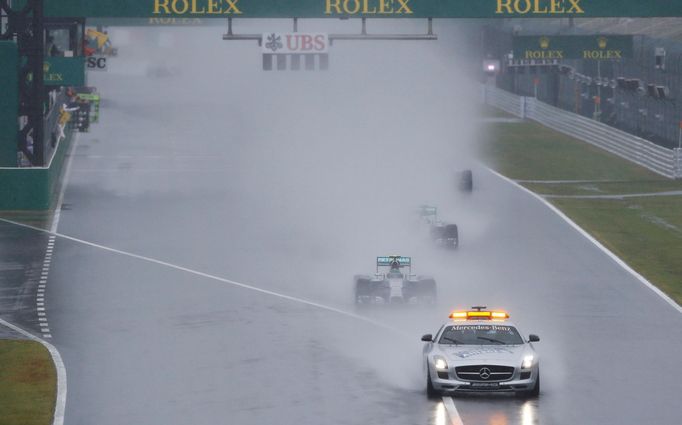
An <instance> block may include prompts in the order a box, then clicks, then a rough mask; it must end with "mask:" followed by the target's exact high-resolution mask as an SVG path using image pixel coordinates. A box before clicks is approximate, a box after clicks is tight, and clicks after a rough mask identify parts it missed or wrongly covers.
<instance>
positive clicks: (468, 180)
mask: <svg viewBox="0 0 682 425" xmlns="http://www.w3.org/2000/svg"><path fill="white" fill-rule="evenodd" d="M457 180H458V181H457V186H458V188H459V191H460V192H464V193H471V192H472V191H473V190H474V175H473V173H472V172H471V170H463V171H460V172H459V173H458V176H457Z"/></svg>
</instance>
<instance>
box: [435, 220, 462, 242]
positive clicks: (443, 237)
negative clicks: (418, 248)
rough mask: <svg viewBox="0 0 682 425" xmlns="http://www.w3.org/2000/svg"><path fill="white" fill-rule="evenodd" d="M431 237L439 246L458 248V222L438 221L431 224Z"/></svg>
mask: <svg viewBox="0 0 682 425" xmlns="http://www.w3.org/2000/svg"><path fill="white" fill-rule="evenodd" d="M430 232H431V239H433V241H434V242H435V243H436V245H438V246H442V247H444V248H450V249H457V248H458V247H459V230H458V229H457V225H456V224H446V223H443V222H442V221H438V222H436V223H434V224H433V225H432V226H431V230H430Z"/></svg>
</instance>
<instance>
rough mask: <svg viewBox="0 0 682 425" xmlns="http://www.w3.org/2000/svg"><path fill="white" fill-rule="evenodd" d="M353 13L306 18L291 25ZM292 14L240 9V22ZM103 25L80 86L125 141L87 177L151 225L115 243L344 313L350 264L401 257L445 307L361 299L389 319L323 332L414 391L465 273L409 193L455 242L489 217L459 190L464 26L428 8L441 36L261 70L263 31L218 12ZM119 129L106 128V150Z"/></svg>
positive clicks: (384, 24)
mask: <svg viewBox="0 0 682 425" xmlns="http://www.w3.org/2000/svg"><path fill="white" fill-rule="evenodd" d="M359 25H360V23H359V21H358V22H355V21H336V20H317V21H301V22H299V31H301V32H307V31H309V32H316V31H319V32H329V33H340V32H346V33H348V32H353V33H357V32H359ZM290 26H291V22H290V21H256V20H245V21H244V22H241V21H236V24H235V28H234V30H235V33H251V34H259V33H262V32H268V31H281V32H284V31H290ZM369 30H370V32H372V33H420V32H421V33H423V32H425V31H426V22H425V21H424V22H422V21H418V22H413V21H395V20H393V21H388V20H387V21H380V22H379V21H370V22H369ZM109 31H110V34H111V37H112V42H113V43H114V45H115V46H116V47H118V49H119V56H118V57H115V58H112V59H111V60H110V61H109V71H108V73H106V74H94V73H91V74H90V84H92V85H95V86H98V87H100V90H101V92H102V94H103V98H104V99H105V101H104V103H103V105H105V106H106V107H107V108H108V112H107V113H108V116H105V117H104V120H105V121H106V122H108V123H110V124H109V125H112V126H115V127H116V128H115V129H112V132H115V134H116V137H118V138H126V139H128V140H129V141H130V140H135V141H137V142H136V144H135V147H134V149H133V151H129V152H126V154H127V155H129V157H126V158H125V159H121V158H120V155H119V157H117V158H110V159H109V160H108V161H107V165H106V166H107V167H112V169H115V170H118V172H113V173H111V174H106V173H102V174H97V175H96V176H93V178H94V179H97V180H98V181H97V185H98V186H99V187H102V188H105V190H110V191H111V196H112V197H115V198H117V199H118V201H119V202H118V203H117V205H120V201H121V200H123V202H127V203H129V205H130V208H129V209H128V210H126V211H125V212H122V213H121V214H118V215H117V214H111V215H110V216H109V220H111V221H113V222H114V223H115V222H116V221H117V220H121V221H122V220H123V218H124V217H125V219H126V220H130V219H131V217H134V220H135V221H137V222H140V223H144V226H145V228H146V229H147V231H148V235H140V234H138V233H135V232H134V231H133V230H127V229H125V228H122V229H121V230H120V233H119V235H118V236H117V237H119V238H120V239H121V241H122V242H121V244H122V245H123V246H119V247H120V248H125V249H129V250H130V251H132V252H136V253H143V254H145V255H152V256H153V254H154V253H155V252H157V253H159V254H158V257H161V259H163V260H165V261H170V262H174V263H175V264H180V265H184V266H188V267H193V268H196V269H199V270H202V271H206V272H210V273H214V274H217V275H220V276H224V277H227V278H230V279H234V280H237V281H240V282H246V283H250V284H253V285H256V286H259V287H262V288H266V289H271V290H276V291H280V292H282V293H285V294H289V295H294V296H299V297H302V298H305V299H311V300H315V301H320V302H323V303H326V304H328V305H332V306H336V307H340V308H343V309H346V310H349V311H353V309H354V306H353V301H352V293H353V275H355V274H370V273H373V272H374V267H375V258H376V256H379V255H391V254H400V255H406V256H412V257H413V262H414V268H413V272H414V273H417V274H423V275H433V276H434V277H435V278H436V280H437V282H438V284H439V291H440V294H441V304H440V305H439V306H437V307H433V308H431V309H423V308H417V309H412V310H409V309H408V310H406V309H403V310H400V311H392V310H385V311H377V312H373V311H369V312H364V313H363V314H365V315H369V316H370V317H371V318H372V319H374V320H377V321H380V322H382V323H387V324H388V325H389V326H391V327H393V328H394V329H395V330H396V333H390V332H389V333H385V332H384V331H383V330H382V329H377V328H376V327H373V326H372V325H369V324H367V323H364V322H357V321H354V320H352V319H347V318H332V319H331V320H332V322H331V323H333V325H332V328H333V332H331V333H330V335H327V336H325V337H324V341H325V344H326V345H328V346H330V347H335V348H336V349H337V350H338V351H339V352H340V353H342V354H344V355H346V356H348V357H350V358H354V359H357V360H358V361H360V362H361V364H364V365H366V366H367V367H369V368H370V369H371V370H372V371H373V372H375V373H377V374H379V375H380V376H382V378H384V379H386V380H387V382H390V383H391V384H394V385H397V386H399V387H402V388H409V389H415V390H416V389H421V387H422V386H423V382H422V379H421V375H420V369H419V368H420V362H419V355H420V352H419V347H420V345H419V343H418V340H417V339H416V337H418V336H419V335H418V334H416V332H419V331H421V330H423V331H424V332H427V331H435V330H436V329H432V327H433V326H435V324H438V323H439V322H441V321H442V320H443V319H445V317H446V316H447V312H448V311H449V309H450V308H452V307H453V305H452V302H451V300H452V297H451V296H450V295H451V294H452V293H453V292H455V293H458V292H457V290H456V289H455V287H454V286H453V279H455V278H456V279H462V278H463V277H465V276H466V275H467V272H466V270H462V271H460V272H459V273H458V276H456V277H455V276H452V275H451V274H449V273H448V272H446V271H445V270H446V268H445V267H443V266H442V264H443V263H448V264H451V263H452V261H461V260H457V255H460V254H453V253H444V252H441V251H439V250H437V249H436V248H435V247H433V246H432V245H431V244H430V241H429V240H428V229H427V228H426V227H424V226H419V225H418V224H416V223H415V218H416V208H417V207H418V206H419V205H421V204H424V203H427V204H431V205H436V206H438V207H439V213H440V217H441V218H442V219H444V220H445V221H449V222H455V223H457V224H458V225H459V226H460V228H461V232H462V237H463V240H464V241H465V242H464V243H465V244H472V245H473V244H475V240H476V238H477V236H478V235H480V234H481V233H483V232H485V231H486V228H487V221H488V220H487V218H486V216H485V215H484V214H481V213H480V212H477V211H475V210H473V209H472V208H471V202H472V201H471V200H470V199H467V197H464V196H462V195H460V194H459V193H458V192H457V180H456V178H457V173H458V171H460V170H463V169H466V168H474V167H476V160H475V158H474V156H473V152H474V150H475V149H474V148H475V146H474V145H475V141H476V130H477V124H476V120H477V113H478V110H477V105H478V95H479V90H478V86H477V84H475V82H474V78H473V76H471V75H467V73H466V72H465V69H467V68H470V63H469V62H467V59H466V51H465V47H464V46H465V44H466V41H467V40H466V36H465V34H463V33H462V31H461V27H458V26H457V24H455V23H452V22H445V21H436V23H435V32H436V33H437V34H438V36H439V40H438V41H437V42H433V41H407V42H395V41H375V42H369V41H337V42H335V43H334V45H333V46H332V47H330V51H329V62H330V65H329V70H328V71H326V72H320V71H315V72H309V71H270V72H265V71H262V70H261V60H262V59H261V49H260V47H259V46H258V45H257V43H256V42H255V41H229V42H228V41H223V40H222V39H221V35H222V33H223V32H224V31H225V30H224V29H223V28H221V27H206V28H197V27H184V28H168V27H165V28H159V27H153V28H115V27H110V28H109ZM132 122H134V123H135V124H134V125H132V124H130V123H132ZM116 137H112V138H110V139H109V140H106V141H105V142H104V143H108V144H111V148H112V152H113V151H115V150H116V149H115V148H116V143H117V142H116ZM112 160H113V162H112ZM116 161H120V162H122V163H123V164H118V165H117V164H116ZM121 171H122V172H121ZM114 227H115V226H114ZM128 231H129V232H130V233H129V234H128V233H127V232H128ZM325 314H326V313H325ZM301 332H305V330H303V329H301Z"/></svg>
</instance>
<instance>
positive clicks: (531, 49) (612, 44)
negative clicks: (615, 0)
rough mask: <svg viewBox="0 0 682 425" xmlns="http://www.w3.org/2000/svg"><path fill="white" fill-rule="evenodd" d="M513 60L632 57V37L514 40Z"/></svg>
mask: <svg viewBox="0 0 682 425" xmlns="http://www.w3.org/2000/svg"><path fill="white" fill-rule="evenodd" d="M513 52H514V59H515V60H517V59H518V60H536V61H537V60H562V59H583V60H618V59H625V58H631V57H632V55H633V41H632V36H631V35H566V36H544V35H541V36H519V37H514V41H513Z"/></svg>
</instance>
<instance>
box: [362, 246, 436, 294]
mask: <svg viewBox="0 0 682 425" xmlns="http://www.w3.org/2000/svg"><path fill="white" fill-rule="evenodd" d="M381 268H388V271H387V272H386V273H381V272H380V269H381ZM404 268H407V269H408V273H407V274H405V273H403V269H404ZM354 281H355V282H354V283H355V304H356V305H359V306H360V305H362V306H366V305H371V304H434V303H435V302H436V281H435V280H434V279H433V278H432V277H428V276H416V275H413V274H412V258H410V257H401V256H399V255H392V256H388V257H377V268H376V273H375V274H374V276H366V275H357V276H355V279H354Z"/></svg>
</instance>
